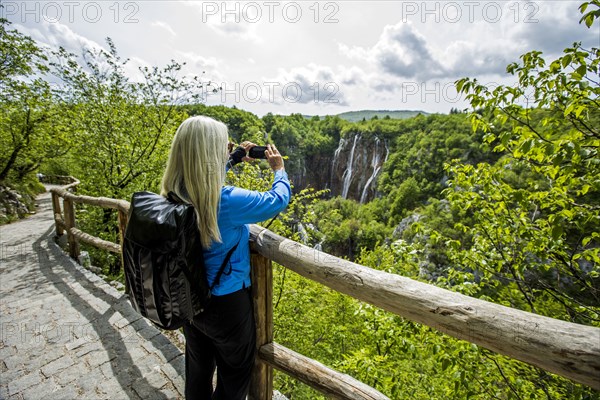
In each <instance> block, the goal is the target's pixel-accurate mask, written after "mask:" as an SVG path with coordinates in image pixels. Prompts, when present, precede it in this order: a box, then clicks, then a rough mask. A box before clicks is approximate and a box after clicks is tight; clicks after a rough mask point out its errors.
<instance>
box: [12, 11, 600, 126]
mask: <svg viewBox="0 0 600 400" xmlns="http://www.w3.org/2000/svg"><path fill="white" fill-rule="evenodd" d="M579 3H580V1H577V0H567V1H556V0H552V1H548V0H547V1H395V0H388V1H366V0H364V1H356V0H354V1H319V2H317V1H296V2H293V1H292V2H285V1H270V0H267V1H243V2H222V1H215V2H212V1H203V2H201V1H119V2H116V1H48V2H45V1H29V2H23V1H7V0H2V1H0V4H2V5H3V8H2V9H0V13H1V14H2V16H3V17H5V18H7V19H8V20H9V21H11V22H12V23H13V27H15V28H16V29H18V30H20V31H21V32H23V33H25V34H27V35H30V36H31V37H33V38H34V39H36V40H38V41H39V42H41V43H44V44H47V45H51V46H53V47H57V46H59V45H60V46H63V47H65V48H67V49H68V50H70V51H72V52H74V53H78V54H80V53H81V49H82V48H83V47H85V46H91V47H100V46H104V47H105V46H106V44H105V38H106V37H107V36H108V37H111V38H112V39H113V41H114V42H115V44H116V46H117V49H118V51H119V53H120V55H121V56H122V57H123V58H130V60H131V61H130V63H129V66H128V69H127V73H128V74H129V75H130V76H131V77H132V78H133V79H136V78H138V77H139V72H138V71H137V68H138V67H139V66H144V65H153V66H164V65H166V64H167V63H168V62H169V60H171V59H174V60H177V61H181V62H184V61H185V62H186V63H187V64H186V66H185V73H186V74H190V75H193V74H195V75H202V76H203V77H204V79H206V80H209V79H210V80H212V81H214V82H218V83H219V85H220V86H222V88H223V91H222V92H221V94H218V95H214V96H211V97H210V98H209V99H208V100H207V102H208V104H225V105H228V106H232V105H236V106H237V107H238V108H242V109H245V110H248V111H252V112H254V113H256V114H258V115H259V116H262V115H264V114H266V113H267V112H273V113H276V114H290V113H303V114H310V115H314V114H317V115H325V114H337V113H340V112H344V111H352V110H361V109H371V110H373V109H378V110H379V109H391V110H423V111H427V112H443V113H447V112H449V110H450V109H451V108H452V107H455V108H465V107H466V106H467V104H466V103H465V102H464V99H462V98H461V97H460V96H458V95H457V94H456V91H455V90H454V87H453V82H454V81H455V80H456V79H458V78H461V77H466V76H469V77H474V78H477V79H478V80H479V81H481V82H486V83H489V84H492V85H493V84H498V83H505V84H509V83H510V82H511V78H510V77H508V76H507V75H506V73H505V67H506V65H507V64H508V63H510V62H512V61H516V60H518V57H519V55H521V54H523V53H525V52H527V51H530V50H533V49H535V50H541V51H543V52H544V54H545V55H546V56H547V57H548V58H553V57H555V56H557V55H559V54H560V52H561V51H562V49H564V48H565V47H567V46H570V45H571V44H572V43H573V42H575V41H581V42H583V44H584V46H587V47H592V46H593V47H599V46H600V28H599V27H598V24H596V25H595V26H594V28H592V29H588V28H586V27H585V26H583V25H579V23H578V21H579V18H580V14H579V12H578V5H579Z"/></svg>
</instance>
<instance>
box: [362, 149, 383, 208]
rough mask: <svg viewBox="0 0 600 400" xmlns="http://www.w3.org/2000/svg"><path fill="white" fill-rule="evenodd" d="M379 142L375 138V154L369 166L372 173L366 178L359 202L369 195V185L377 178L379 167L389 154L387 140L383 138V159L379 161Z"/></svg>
mask: <svg viewBox="0 0 600 400" xmlns="http://www.w3.org/2000/svg"><path fill="white" fill-rule="evenodd" d="M379 143H380V140H379V138H375V155H374V156H373V159H372V161H371V167H373V173H372V174H371V176H370V177H369V179H368V180H367V183H366V184H365V187H364V189H363V191H362V194H361V196H360V202H361V204H362V203H364V202H365V201H366V200H367V196H368V195H369V186H370V185H371V183H373V181H374V180H375V179H376V178H377V175H378V174H379V171H381V167H383V164H385V162H386V161H387V159H388V156H389V155H390V149H389V148H388V145H387V142H386V141H385V140H384V141H383V145H384V146H385V158H384V159H383V162H382V163H379V160H380V159H381V157H380V156H379Z"/></svg>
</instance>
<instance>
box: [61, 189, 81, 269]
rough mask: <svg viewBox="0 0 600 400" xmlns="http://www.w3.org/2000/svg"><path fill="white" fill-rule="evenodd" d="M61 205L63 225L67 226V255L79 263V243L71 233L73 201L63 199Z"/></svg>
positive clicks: (73, 226)
mask: <svg viewBox="0 0 600 400" xmlns="http://www.w3.org/2000/svg"><path fill="white" fill-rule="evenodd" d="M63 205H64V207H65V225H66V226H67V239H68V240H69V255H70V256H71V258H72V259H74V260H75V261H77V262H79V241H78V240H77V238H76V237H75V235H73V232H71V228H75V207H74V206H73V201H72V200H69V199H67V198H65V200H64V202H63Z"/></svg>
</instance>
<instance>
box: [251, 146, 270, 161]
mask: <svg viewBox="0 0 600 400" xmlns="http://www.w3.org/2000/svg"><path fill="white" fill-rule="evenodd" d="M266 150H267V146H254V147H253V148H251V149H250V151H249V152H248V157H250V158H262V159H265V160H266V159H267V157H266V156H265V151H266Z"/></svg>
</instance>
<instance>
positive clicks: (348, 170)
mask: <svg viewBox="0 0 600 400" xmlns="http://www.w3.org/2000/svg"><path fill="white" fill-rule="evenodd" d="M359 140H360V134H357V135H356V136H354V142H353V143H352V149H351V150H350V157H348V164H346V165H347V166H346V170H345V171H344V175H342V180H343V182H344V184H343V186H342V198H344V199H345V198H347V197H348V191H349V190H350V182H352V165H353V163H354V150H355V149H356V142H358V141H359ZM340 144H341V143H340ZM340 148H341V146H340ZM336 153H337V150H336Z"/></svg>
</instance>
